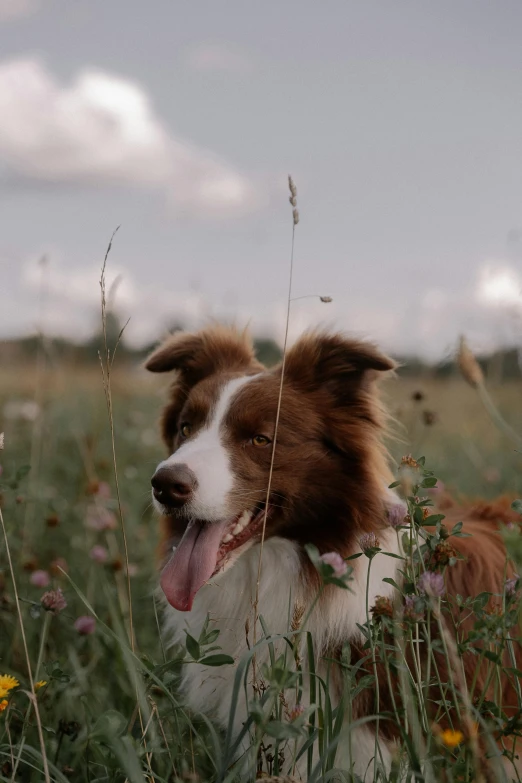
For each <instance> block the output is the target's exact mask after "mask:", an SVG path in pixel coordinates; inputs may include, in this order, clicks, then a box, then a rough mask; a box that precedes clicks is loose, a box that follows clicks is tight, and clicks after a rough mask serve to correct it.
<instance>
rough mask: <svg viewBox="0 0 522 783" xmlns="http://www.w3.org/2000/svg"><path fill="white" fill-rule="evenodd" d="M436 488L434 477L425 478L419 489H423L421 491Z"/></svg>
mask: <svg viewBox="0 0 522 783" xmlns="http://www.w3.org/2000/svg"><path fill="white" fill-rule="evenodd" d="M436 486H437V479H436V478H435V476H432V477H428V478H425V479H424V481H423V482H422V484H421V487H423V489H431V488H432V487H436Z"/></svg>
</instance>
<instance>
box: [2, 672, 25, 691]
mask: <svg viewBox="0 0 522 783" xmlns="http://www.w3.org/2000/svg"><path fill="white" fill-rule="evenodd" d="M19 685H20V683H19V682H18V680H17V679H16V677H11V675H10V674H0V688H1V689H2V690H4V691H6V693H7V692H8V691H12V690H13V688H17V687H18V686H19Z"/></svg>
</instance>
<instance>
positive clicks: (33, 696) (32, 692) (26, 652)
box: [0, 506, 51, 783]
mask: <svg viewBox="0 0 522 783" xmlns="http://www.w3.org/2000/svg"><path fill="white" fill-rule="evenodd" d="M0 524H1V525H2V534H3V537H4V544H5V551H6V555H7V562H8V564H9V573H10V575H11V581H12V583H13V595H14V599H15V605H16V613H17V616H18V622H19V624H20V633H21V635H22V644H23V647H24V656H25V663H26V666H27V677H28V679H29V687H30V694H29V697H30V700H31V702H32V704H33V707H34V714H35V718H36V725H37V729H38V739H39V741H40V748H41V752H42V765H43V773H44V780H45V783H51V778H50V776H49V765H48V761H47V753H46V750H45V741H44V736H43V730H42V721H41V719H40V710H39V708H38V701H37V698H36V691H35V687H34V679H33V673H32V670H31V659H30V657H29V649H28V647H27V639H26V636H25V628H24V620H23V617H22V609H21V607H20V599H19V597H18V588H17V586H16V577H15V571H14V568H13V560H12V557H11V548H10V546H9V538H8V536H7V529H6V526H5V522H4V516H3V514H2V508H1V506H0ZM23 746H24V736H22V738H21V740H20V748H19V753H18V758H17V763H16V764H15V765H14V767H13V777H12V780H13V781H15V779H16V778H15V775H16V769H17V766H18V763H19V760H20V757H21V754H22V749H23Z"/></svg>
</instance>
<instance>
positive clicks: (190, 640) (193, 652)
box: [185, 631, 201, 661]
mask: <svg viewBox="0 0 522 783" xmlns="http://www.w3.org/2000/svg"><path fill="white" fill-rule="evenodd" d="M185 633H187V632H186V631H185ZM185 643H186V645H187V651H188V654H189V655H190V656H192V658H194V660H195V661H199V659H200V657H201V650H200V649H199V644H198V643H197V641H196V640H195V639H194V637H193V636H191V635H190V634H189V633H187V639H186V642H185Z"/></svg>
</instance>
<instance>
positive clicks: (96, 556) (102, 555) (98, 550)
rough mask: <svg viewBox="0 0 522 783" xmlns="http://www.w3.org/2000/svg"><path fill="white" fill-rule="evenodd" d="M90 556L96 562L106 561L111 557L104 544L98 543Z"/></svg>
mask: <svg viewBox="0 0 522 783" xmlns="http://www.w3.org/2000/svg"><path fill="white" fill-rule="evenodd" d="M89 557H90V558H91V560H94V561H95V563H106V562H107V559H108V557H109V553H108V551H107V550H106V549H105V547H104V546H100V544H96V545H95V546H93V548H92V549H91V551H90V552H89Z"/></svg>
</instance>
